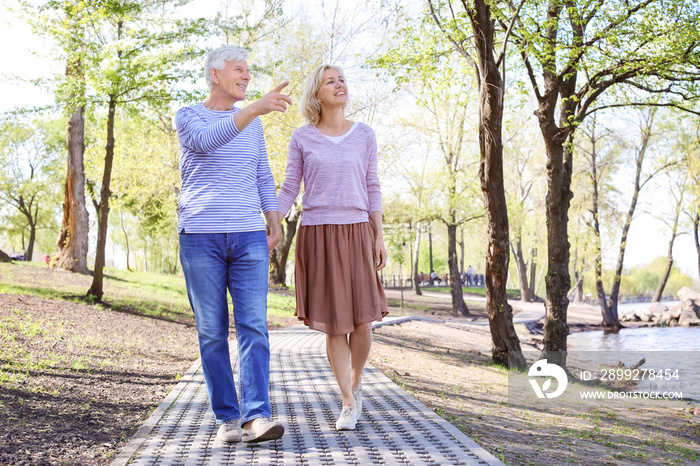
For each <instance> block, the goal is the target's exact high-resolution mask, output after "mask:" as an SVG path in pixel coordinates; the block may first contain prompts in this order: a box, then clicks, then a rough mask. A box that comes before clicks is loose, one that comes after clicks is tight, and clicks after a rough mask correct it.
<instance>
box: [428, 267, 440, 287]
mask: <svg viewBox="0 0 700 466" xmlns="http://www.w3.org/2000/svg"><path fill="white" fill-rule="evenodd" d="M435 280H437V281H438V282H439V281H440V277H438V274H436V273H435V271H434V270H431V271H430V286H435Z"/></svg>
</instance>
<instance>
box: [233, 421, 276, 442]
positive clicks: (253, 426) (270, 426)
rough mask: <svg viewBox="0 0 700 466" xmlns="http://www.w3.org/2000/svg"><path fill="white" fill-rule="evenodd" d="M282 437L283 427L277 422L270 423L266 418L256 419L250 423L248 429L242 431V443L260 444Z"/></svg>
mask: <svg viewBox="0 0 700 466" xmlns="http://www.w3.org/2000/svg"><path fill="white" fill-rule="evenodd" d="M282 435H284V426H283V425H282V423H280V422H277V421H271V420H269V419H268V418H266V417H258V418H255V419H253V420H252V421H251V423H250V427H248V428H247V429H243V434H242V436H241V437H242V439H243V441H244V442H262V441H265V440H276V439H278V438H280V437H282Z"/></svg>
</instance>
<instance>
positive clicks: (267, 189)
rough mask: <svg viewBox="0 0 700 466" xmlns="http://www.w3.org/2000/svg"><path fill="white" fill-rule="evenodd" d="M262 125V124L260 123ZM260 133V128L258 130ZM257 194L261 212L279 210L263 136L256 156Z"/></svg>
mask: <svg viewBox="0 0 700 466" xmlns="http://www.w3.org/2000/svg"><path fill="white" fill-rule="evenodd" d="M261 126H262V125H261ZM260 133H261V134H262V133H263V132H262V129H261V130H260ZM258 195H259V196H260V205H261V208H262V211H263V213H266V212H269V211H271V210H279V208H278V207H277V192H276V190H275V178H274V177H273V176H272V170H270V162H269V160H268V159H267V149H266V147H265V136H264V135H262V136H261V138H260V147H259V156H258Z"/></svg>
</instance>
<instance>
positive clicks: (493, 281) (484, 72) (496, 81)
mask: <svg viewBox="0 0 700 466" xmlns="http://www.w3.org/2000/svg"><path fill="white" fill-rule="evenodd" d="M467 11H468V14H469V17H470V20H471V23H472V28H473V30H474V45H475V50H476V53H477V57H478V68H479V70H480V76H479V78H480V79H479V149H480V153H481V160H480V163H479V179H480V181H481V191H482V193H483V196H484V204H485V207H486V217H487V235H488V245H487V248H486V268H485V275H486V309H487V310H488V313H489V325H490V327H491V338H492V341H493V347H492V353H491V354H492V358H493V360H494V362H496V363H499V364H503V365H508V364H509V356H510V362H513V363H514V364H515V365H516V366H517V367H519V368H525V367H526V363H525V359H524V357H523V355H522V350H521V348H520V341H519V340H518V335H517V334H516V333H515V328H514V327H513V309H512V308H511V306H510V304H508V297H507V295H506V282H507V280H508V261H509V259H510V252H509V248H508V244H509V238H508V211H507V207H506V197H505V192H504V187H503V139H502V125H503V92H504V86H503V80H502V78H501V75H500V73H499V71H498V67H497V64H496V60H495V58H494V36H495V31H494V23H493V20H492V18H491V9H490V7H489V5H488V3H487V2H486V1H485V0H475V1H474V7H473V9H468V10H467Z"/></svg>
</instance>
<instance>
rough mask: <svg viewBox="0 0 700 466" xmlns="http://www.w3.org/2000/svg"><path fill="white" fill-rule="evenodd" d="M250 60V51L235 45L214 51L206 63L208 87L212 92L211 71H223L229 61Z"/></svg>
mask: <svg viewBox="0 0 700 466" xmlns="http://www.w3.org/2000/svg"><path fill="white" fill-rule="evenodd" d="M245 60H248V51H247V50H246V49H244V48H241V47H237V46H235V45H222V46H221V47H219V48H217V49H214V50H212V51H211V52H210V53H209V55H207V59H206V60H205V61H204V79H205V80H206V81H207V87H208V88H209V90H210V91H211V90H212V88H213V87H214V83H213V82H212V80H211V70H223V69H224V66H226V62H227V61H245Z"/></svg>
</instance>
